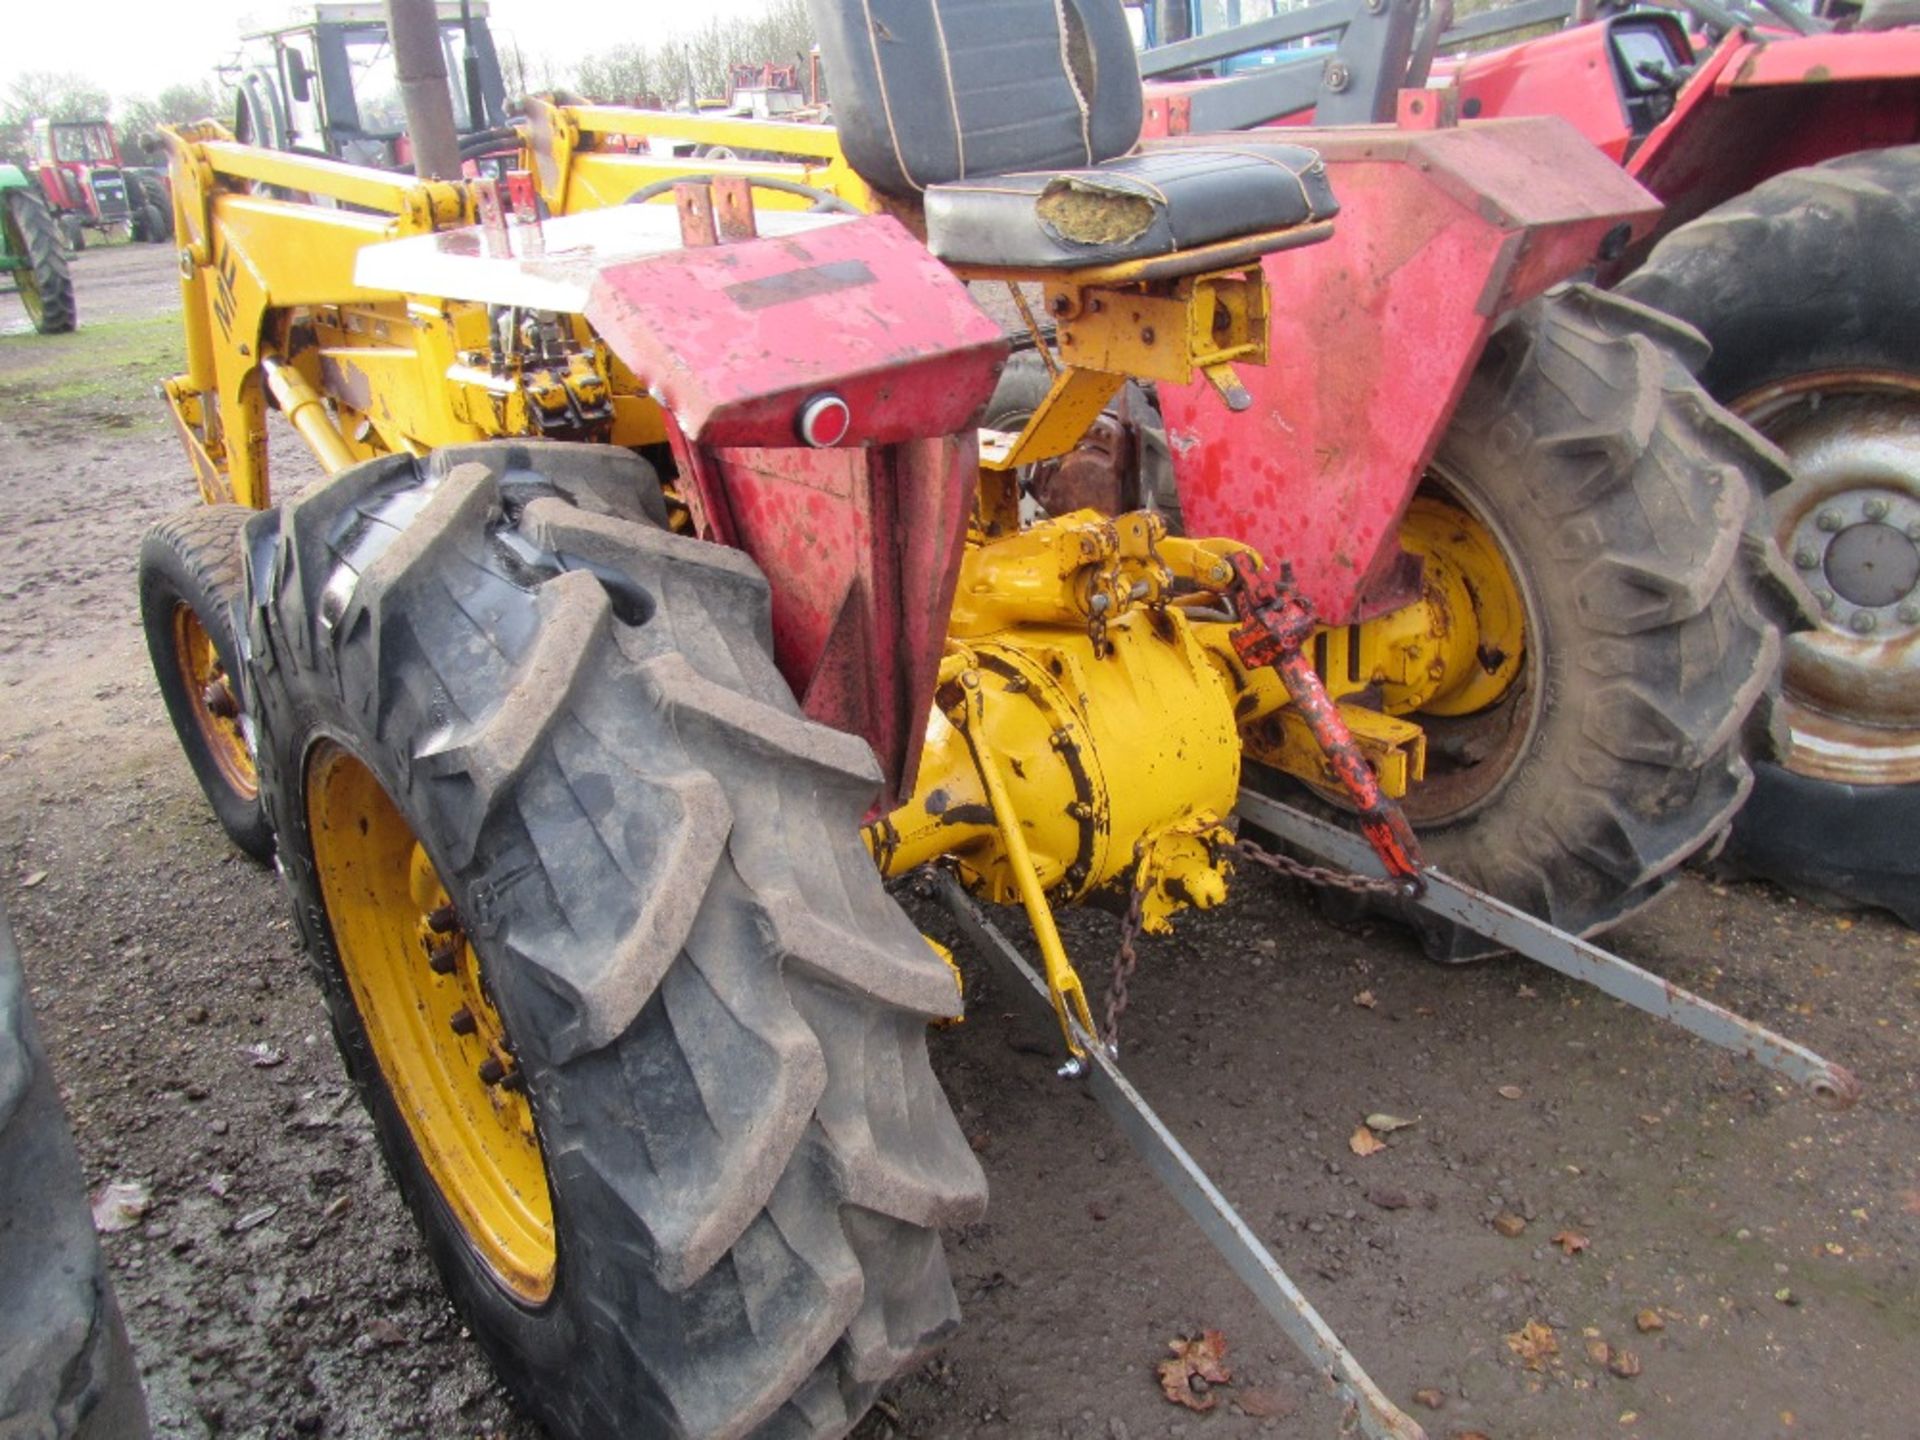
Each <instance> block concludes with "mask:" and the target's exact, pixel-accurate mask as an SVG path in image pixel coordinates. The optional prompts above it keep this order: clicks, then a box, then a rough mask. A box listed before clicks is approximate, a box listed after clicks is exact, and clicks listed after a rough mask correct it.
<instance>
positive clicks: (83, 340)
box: [0, 314, 187, 411]
mask: <svg viewBox="0 0 1920 1440" xmlns="http://www.w3.org/2000/svg"><path fill="white" fill-rule="evenodd" d="M186 363H187V362H186V338H185V336H184V335H183V334H182V332H181V328H180V317H179V316H178V315H175V314H168V315H146V316H142V317H140V318H139V319H134V320H98V321H93V322H87V321H82V322H81V326H80V328H79V329H78V330H76V331H75V332H73V333H72V334H71V335H9V336H8V337H7V338H6V339H5V340H4V341H0V406H3V407H4V408H5V409H6V410H8V411H19V410H24V409H28V408H35V407H39V406H44V405H72V404H75V403H86V402H91V403H99V402H102V401H113V400H119V401H122V402H126V403H129V404H135V405H158V404H159V403H160V402H158V401H157V400H154V399H153V398H152V392H153V387H154V386H155V385H157V384H158V383H159V382H160V381H162V380H165V379H167V378H168V377H170V376H173V375H177V374H179V373H180V371H182V370H183V369H185V368H186Z"/></svg>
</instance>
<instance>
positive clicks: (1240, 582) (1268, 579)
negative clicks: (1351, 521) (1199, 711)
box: [1227, 550, 1426, 895]
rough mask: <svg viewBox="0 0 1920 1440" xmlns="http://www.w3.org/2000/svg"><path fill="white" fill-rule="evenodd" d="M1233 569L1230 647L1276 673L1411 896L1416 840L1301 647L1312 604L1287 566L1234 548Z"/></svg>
mask: <svg viewBox="0 0 1920 1440" xmlns="http://www.w3.org/2000/svg"><path fill="white" fill-rule="evenodd" d="M1227 563H1228V564H1229V565H1231V566H1232V567H1233V575H1234V578H1233V581H1232V582H1231V583H1230V584H1229V585H1228V587H1227V593H1228V595H1229V596H1230V597H1231V598H1232V599H1233V600H1234V601H1235V602H1236V604H1237V606H1238V608H1239V611H1240V615H1241V620H1240V623H1239V624H1238V625H1236V626H1234V628H1233V637H1232V638H1233V650H1234V653H1235V654H1236V655H1238V656H1239V657H1240V663H1241V664H1242V665H1245V666H1246V667H1247V668H1248V669H1250V670H1251V669H1258V668H1260V667H1262V666H1271V667H1272V668H1273V669H1275V670H1277V671H1279V672H1280V682H1281V683H1282V684H1283V685H1285V686H1286V687H1287V694H1288V695H1289V696H1290V697H1291V698H1292V700H1293V703H1294V707H1295V708H1296V709H1297V710H1299V712H1300V715H1301V718H1303V719H1304V720H1305V721H1306V722H1307V726H1308V728H1309V729H1311V730H1312V731H1313V738H1314V741H1315V742H1316V743H1317V744H1318V745H1319V746H1320V753H1321V754H1322V755H1324V756H1325V757H1326V760H1327V765H1328V766H1329V767H1330V768H1331V769H1332V771H1333V773H1334V775H1335V776H1337V777H1338V778H1339V781H1340V784H1341V786H1342V787H1343V788H1344V789H1345V790H1346V792H1347V794H1348V795H1349V796H1350V797H1351V798H1352V800H1353V804H1354V808H1355V809H1356V810H1357V811H1359V814H1360V831H1361V833H1362V834H1364V835H1365V836H1366V837H1367V842H1368V843H1369V844H1370V845H1372V846H1373V851H1374V854H1376V855H1378V856H1379V857H1380V863H1381V864H1382V865H1384V866H1386V867H1387V873H1388V874H1389V875H1396V876H1399V877H1400V878H1402V879H1404V880H1406V881H1407V882H1408V883H1409V886H1410V888H1411V890H1412V892H1413V893H1414V894H1415V895H1418V894H1420V893H1421V892H1422V891H1424V890H1425V889H1426V882H1425V881H1424V880H1423V879H1422V878H1421V873H1420V867H1421V861H1420V842H1419V841H1418V840H1416V839H1415V838H1414V834H1413V827H1412V826H1411V825H1409V824H1407V817H1406V816H1405V815H1404V814H1403V813H1402V812H1401V810H1400V807H1399V806H1398V805H1396V804H1394V802H1393V800H1392V798H1391V797H1390V796H1388V795H1387V794H1385V793H1384V792H1383V791H1382V790H1381V789H1380V780H1379V777H1378V776H1376V775H1375V774H1374V773H1373V767H1372V766H1371V765H1369V764H1368V763H1367V757H1366V756H1365V755H1363V754H1361V753H1360V747H1359V745H1358V744H1356V743H1355V742H1354V738H1353V732H1352V731H1351V730H1349V729H1347V722H1346V721H1344V720H1342V719H1341V718H1340V708H1339V706H1337V705H1335V704H1334V703H1333V700H1332V699H1331V698H1330V697H1329V696H1328V695H1327V687H1326V686H1325V685H1323V684H1322V683H1321V682H1320V676H1319V674H1318V673H1317V672H1316V671H1315V670H1314V668H1313V665H1312V664H1311V663H1310V662H1309V661H1308V659H1307V657H1306V653H1305V648H1304V647H1305V645H1306V643H1307V641H1308V640H1309V639H1311V638H1312V636H1313V632H1314V630H1315V628H1316V622H1315V620H1314V615H1313V606H1312V605H1311V604H1309V603H1308V601H1307V598H1306V596H1304V595H1302V594H1301V593H1300V592H1299V591H1298V590H1296V589H1295V588H1294V585H1293V567H1292V566H1290V565H1284V564H1283V565H1281V566H1280V568H1279V571H1278V572H1277V573H1276V572H1274V571H1272V570H1270V569H1263V568H1261V564H1260V560H1259V558H1258V557H1257V556H1255V555H1253V554H1251V553H1249V552H1247V551H1244V550H1241V551H1235V552H1233V553H1232V554H1229V555H1228V556H1227Z"/></svg>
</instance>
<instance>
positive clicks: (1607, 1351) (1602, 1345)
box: [1587, 1335, 1613, 1365]
mask: <svg viewBox="0 0 1920 1440" xmlns="http://www.w3.org/2000/svg"><path fill="white" fill-rule="evenodd" d="M1612 1358H1613V1347H1612V1346H1611V1345H1609V1344H1607V1342H1606V1341H1604V1340H1602V1339H1600V1337H1599V1336H1597V1335H1589V1336H1588V1337H1587V1359H1589V1360H1591V1361H1592V1362H1593V1363H1594V1364H1596V1365H1605V1364H1606V1363H1607V1361H1609V1360H1611V1359H1612Z"/></svg>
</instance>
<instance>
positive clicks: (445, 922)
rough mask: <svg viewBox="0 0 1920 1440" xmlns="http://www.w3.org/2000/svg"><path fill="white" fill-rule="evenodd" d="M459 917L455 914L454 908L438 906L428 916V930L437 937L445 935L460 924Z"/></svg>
mask: <svg viewBox="0 0 1920 1440" xmlns="http://www.w3.org/2000/svg"><path fill="white" fill-rule="evenodd" d="M459 923H460V921H459V917H458V916H457V915H455V914H454V913H453V906H451V905H438V906H435V907H434V909H433V911H432V912H431V913H430V914H429V915H428V916H427V929H429V930H431V931H433V933H434V934H436V935H445V934H447V933H448V932H450V931H451V930H452V929H453V927H454V926H455V925H457V924H459Z"/></svg>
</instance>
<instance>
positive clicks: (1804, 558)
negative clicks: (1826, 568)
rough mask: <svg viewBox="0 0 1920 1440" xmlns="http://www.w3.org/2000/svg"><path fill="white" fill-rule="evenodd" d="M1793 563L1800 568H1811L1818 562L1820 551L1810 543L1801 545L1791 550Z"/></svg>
mask: <svg viewBox="0 0 1920 1440" xmlns="http://www.w3.org/2000/svg"><path fill="white" fill-rule="evenodd" d="M1793 563H1794V564H1795V565H1797V566H1799V567H1800V568H1801V569H1802V570H1811V569H1813V567H1814V566H1816V565H1818V564H1819V563H1820V553H1819V552H1818V551H1817V550H1815V549H1814V548H1813V547H1812V546H1810V545H1802V546H1801V547H1800V548H1799V549H1798V550H1796V551H1794V552H1793Z"/></svg>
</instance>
